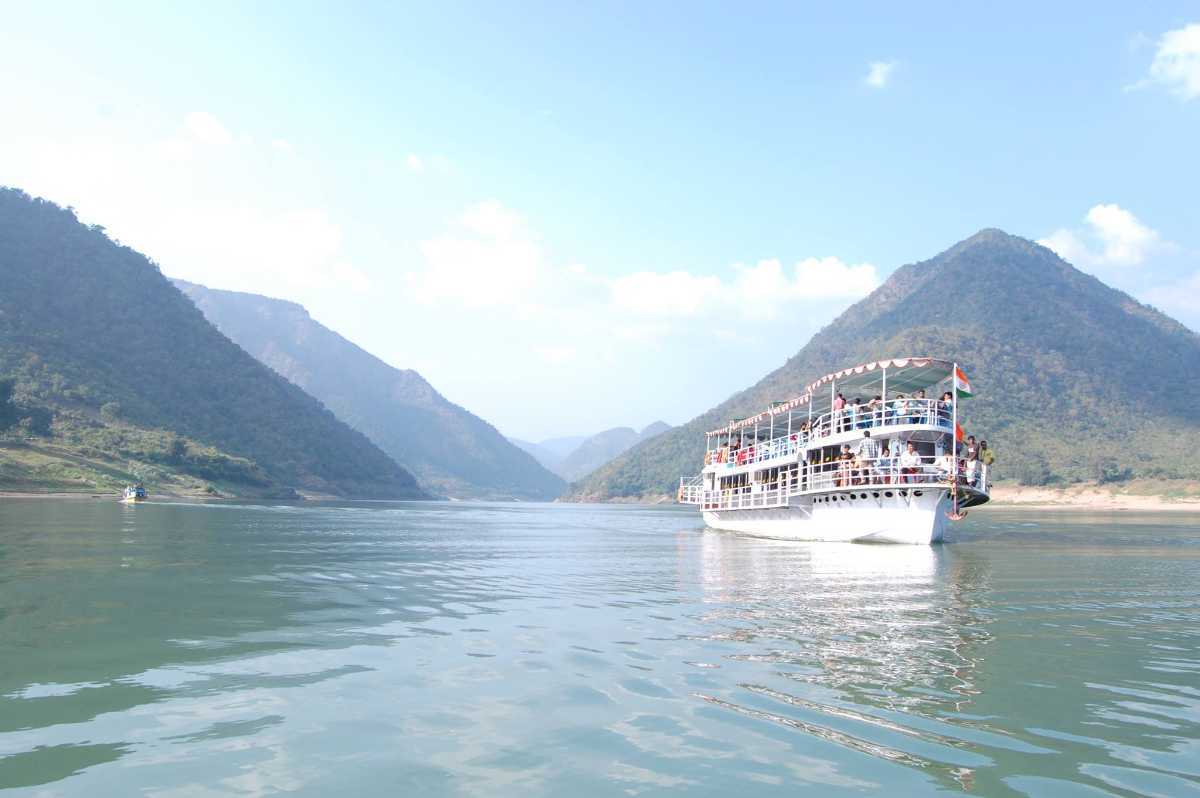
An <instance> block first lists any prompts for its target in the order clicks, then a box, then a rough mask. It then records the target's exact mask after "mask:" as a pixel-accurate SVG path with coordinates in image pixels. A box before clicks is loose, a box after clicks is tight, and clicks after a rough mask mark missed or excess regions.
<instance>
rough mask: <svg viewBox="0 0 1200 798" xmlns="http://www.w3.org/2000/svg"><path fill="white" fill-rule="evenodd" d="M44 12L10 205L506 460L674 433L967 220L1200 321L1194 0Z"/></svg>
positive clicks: (6, 135)
mask: <svg viewBox="0 0 1200 798" xmlns="http://www.w3.org/2000/svg"><path fill="white" fill-rule="evenodd" d="M34 5H35V4H9V6H8V7H7V8H6V9H5V19H6V23H5V27H6V34H7V35H6V38H5V46H4V47H3V48H0V69H2V70H3V74H6V75H9V76H15V75H19V76H21V79H20V80H8V81H4V82H2V83H0V108H3V109H4V113H5V124H3V125H2V126H0V184H9V185H16V186H20V187H22V188H24V189H26V190H28V191H30V192H31V193H34V194H38V195H42V196H45V197H48V198H50V199H53V200H55V201H57V202H60V203H62V204H67V205H73V206H75V207H76V208H77V209H78V211H79V213H80V215H81V217H82V218H83V219H84V220H86V221H88V222H93V223H99V224H103V225H105V226H106V227H107V228H108V229H109V231H110V233H111V234H112V235H114V236H115V237H117V238H119V239H120V240H122V241H123V242H125V243H128V244H130V245H132V246H135V247H137V248H138V249H140V250H142V251H143V252H145V253H146V254H147V255H149V256H151V257H152V258H154V259H155V260H156V261H157V262H158V263H159V264H160V265H161V266H162V269H163V271H164V272H165V273H166V274H168V275H171V276H179V277H185V278H187V279H191V280H195V281H197V282H201V283H205V284H208V285H211V286H214V287H222V288H232V289H239V290H250V291H256V292H260V293H266V294H270V295H273V296H280V297H285V298H288V299H293V300H296V301H299V302H301V303H303V304H304V305H305V306H306V307H308V308H309V310H310V311H311V312H312V313H313V315H314V316H315V317H316V318H317V319H318V320H320V321H322V322H323V323H325V324H327V325H329V326H330V327H332V328H334V329H335V330H337V331H339V332H341V333H342V334H344V335H346V336H347V337H349V338H351V339H352V340H354V341H355V342H357V343H359V344H360V345H362V346H363V347H364V348H366V349H368V350H369V351H371V352H373V353H375V354H377V355H379V356H381V357H383V358H384V359H385V360H387V361H388V362H390V363H392V364H393V365H396V366H399V367H411V368H415V369H417V370H418V371H420V372H421V373H422V374H423V375H425V376H426V377H427V378H428V379H429V380H430V381H431V382H432V383H433V384H434V386H435V387H437V388H438V389H439V390H441V391H442V392H444V393H445V394H446V395H447V396H448V397H449V398H451V399H452V400H454V401H456V402H459V403H460V404H462V405H464V406H466V407H467V408H469V409H471V410H472V411H474V412H476V413H478V414H480V415H482V416H483V417H484V418H487V419H488V420H489V421H492V422H493V423H495V424H496V425H497V426H498V427H500V429H501V430H502V431H504V432H506V433H508V434H511V435H516V436H518V437H524V438H533V439H540V438H544V437H550V436H554V435H564V434H573V433H587V432H593V431H596V430H599V429H603V428H606V427H610V426H615V425H625V424H628V425H633V426H639V427H640V426H643V425H645V424H647V423H649V422H651V421H654V420H656V419H659V418H662V419H664V420H666V421H668V422H670V423H680V422H683V421H686V420H687V419H688V418H691V417H692V416H694V415H696V414H697V413H699V412H701V411H703V410H705V409H707V408H708V407H710V406H711V405H713V404H715V403H716V402H718V401H720V400H722V399H724V398H725V397H726V396H728V395H729V394H731V393H733V392H734V391H736V390H740V389H741V388H743V387H745V386H746V385H748V384H750V383H751V382H753V381H755V380H757V379H758V378H759V377H761V376H762V375H763V374H765V373H766V372H768V371H769V370H771V369H773V368H775V367H776V366H778V365H779V364H780V363H782V362H783V361H784V360H785V359H786V358H787V357H788V356H790V355H791V354H794V353H795V351H796V350H798V349H799V348H800V347H801V346H802V345H803V344H804V343H805V342H806V341H807V340H808V338H809V336H810V335H811V334H812V333H813V332H815V331H816V330H817V329H819V328H820V326H822V325H823V324H825V323H827V322H828V321H829V320H830V319H832V318H833V317H834V316H836V315H837V313H839V312H840V311H841V310H842V309H844V308H845V307H846V306H847V305H848V304H850V303H851V302H853V301H855V300H857V299H858V298H861V297H862V296H864V295H865V294H866V293H867V292H868V291H869V290H870V289H871V288H872V287H873V286H874V285H875V284H877V283H878V282H879V281H880V280H882V279H885V278H886V276H887V275H888V274H889V273H890V272H891V271H892V270H893V269H895V268H896V267H897V266H899V265H902V264H904V263H908V262H912V261H915V260H922V259H924V258H927V257H930V256H932V255H934V254H936V253H937V252H939V251H941V250H943V249H945V248H946V247H948V246H950V245H951V244H953V243H954V242H955V241H958V240H960V239H962V238H964V237H966V236H968V235H970V234H971V233H973V232H975V231H976V230H978V229H979V228H982V227H1001V228H1003V229H1005V230H1007V231H1009V232H1012V233H1015V234H1018V235H1023V236H1027V237H1029V238H1033V239H1041V240H1043V241H1046V242H1048V243H1049V244H1050V245H1052V246H1053V247H1054V248H1055V249H1056V250H1057V251H1059V252H1060V253H1061V254H1063V255H1064V256H1065V257H1067V258H1068V259H1069V260H1071V261H1072V262H1073V263H1075V265H1077V266H1079V267H1080V268H1083V269H1084V270H1086V271H1089V272H1092V273H1095V274H1097V275H1098V276H1100V277H1101V278H1102V279H1104V280H1106V281H1107V282H1109V283H1111V284H1113V285H1116V286H1118V287H1120V288H1123V289H1125V290H1128V291H1130V292H1131V293H1133V294H1134V295H1135V296H1138V297H1139V298H1141V299H1144V300H1146V301H1151V302H1153V303H1154V304H1155V305H1157V306H1159V307H1161V308H1163V309H1164V310H1166V311H1168V312H1170V313H1172V314H1173V315H1175V316H1176V317H1177V318H1180V319H1181V320H1182V321H1184V322H1185V323H1187V324H1189V325H1190V326H1192V327H1193V329H1196V328H1200V258H1197V252H1198V251H1200V237H1198V236H1200V234H1198V233H1197V225H1196V221H1197V219H1200V191H1197V187H1198V186H1200V158H1197V145H1196V142H1197V141H1200V10H1198V9H1197V7H1196V6H1195V5H1193V4H1170V3H1161V4H1155V5H1154V6H1153V7H1148V8H1140V9H1139V8H1134V7H1132V6H1129V5H1127V4H1122V5H1118V4H1112V6H1111V7H1104V6H1102V5H1097V4H1094V3H1093V4H1087V5H1084V4H1077V5H1068V4H1062V5H1055V6H1054V7H1046V6H1045V5H1044V4H1037V5H1033V4H1030V5H1024V6H1019V5H1006V6H1005V7H1004V9H1003V10H1002V11H1000V10H992V9H988V8H983V7H979V8H973V7H962V6H961V4H959V5H951V4H946V5H939V6H934V5H930V6H927V7H924V8H918V9H913V8H911V7H898V6H894V5H883V4H880V5H866V6H861V7H857V8H856V9H855V10H854V13H853V14H838V13H834V11H833V10H831V9H815V8H814V9H803V8H797V7H796V6H795V4H788V5H778V6H772V5H763V4H759V5H753V6H747V7H744V8H741V9H739V10H737V11H733V10H731V8H730V7H729V6H728V5H727V4H725V5H717V4H712V5H697V4H688V5H684V4H665V3H664V4H632V3H629V4H603V5H602V4H595V5H593V6H591V7H580V6H578V5H567V4H549V3H547V4H533V3H525V4H518V5H514V4H508V5H502V4H485V3H476V4H422V5H414V6H411V7H405V6H398V5H395V4H378V5H373V4H364V3H359V4H352V5H348V6H346V7H342V8H339V7H335V5H334V4H323V5H322V4H313V3H308V4H304V3H287V4H284V3H274V4H272V3H255V4H248V3H240V4H235V3H230V4H222V3H214V4H206V5H205V6H204V10H203V14H199V13H198V12H197V10H196V7H191V8H187V7H185V6H181V5H178V4H165V3H147V4H112V5H107V4H106V5H105V6H104V7H103V8H101V7H98V6H95V5H94V4H88V5H85V4H80V5H77V6H76V5H49V4H46V5H42V4H37V7H36V8H35V7H34ZM343 5H345V4H343ZM814 376H816V375H814Z"/></svg>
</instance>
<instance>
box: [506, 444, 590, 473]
mask: <svg viewBox="0 0 1200 798" xmlns="http://www.w3.org/2000/svg"><path fill="white" fill-rule="evenodd" d="M586 440H587V436H586V435H571V436H569V437H565V438H548V439H546V440H544V441H541V442H540V443H533V442H532V441H523V440H520V439H519V438H509V439H508V441H509V443H511V444H512V445H513V446H516V447H517V448H519V449H524V450H525V451H527V452H529V453H530V454H531V455H533V459H535V460H537V461H538V462H539V463H541V464H542V467H543V468H545V469H548V470H550V471H553V472H554V473H556V474H557V473H558V467H559V465H561V464H562V461H563V458H564V457H566V456H567V455H568V454H570V453H571V452H572V451H574V450H575V449H576V448H578V446H579V444H581V443H583V442H584V441H586ZM560 476H561V475H560Z"/></svg>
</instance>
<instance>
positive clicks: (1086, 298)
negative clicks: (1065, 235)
mask: <svg viewBox="0 0 1200 798" xmlns="http://www.w3.org/2000/svg"><path fill="white" fill-rule="evenodd" d="M909 354H928V355H933V356H939V357H948V358H953V359H955V360H957V361H958V362H959V363H960V364H961V365H962V366H963V368H964V369H966V370H967V372H968V374H969V375H970V377H971V379H972V385H973V387H974V388H975V390H976V394H977V396H976V398H973V399H970V400H968V401H966V402H964V403H963V406H962V412H963V414H964V426H966V427H967V428H968V429H969V430H970V431H975V432H978V433H980V435H982V436H983V437H985V438H987V439H988V440H989V442H990V443H991V444H992V446H993V448H994V449H996V450H997V453H998V458H999V459H998V463H997V465H998V468H997V473H998V474H999V475H1001V476H1007V477H1009V478H1015V479H1018V480H1020V481H1022V482H1024V483H1026V484H1047V483H1053V482H1066V481H1074V480H1084V479H1099V480H1101V481H1104V480H1109V481H1111V480H1119V479H1123V478H1127V477H1130V476H1141V477H1150V478H1188V477H1194V475H1195V474H1196V473H1200V402H1197V401H1196V399H1195V397H1196V396H1198V395H1200V393H1198V392H1200V337H1198V336H1197V335H1196V333H1194V332H1193V331H1191V330H1189V329H1188V328H1186V327H1184V326H1183V325H1182V324H1180V323H1178V322H1177V321H1175V320H1173V319H1171V318H1169V317H1168V316H1166V315H1164V314H1162V313H1160V312H1159V311H1157V310H1155V309H1154V308H1151V307H1149V306H1146V305H1142V304H1140V303H1138V302H1137V301H1136V300H1134V299H1133V298H1132V297H1130V296H1128V295H1127V294H1124V293H1122V292H1120V291H1117V290H1115V289H1113V288H1110V287H1108V286H1106V285H1104V284H1103V283H1102V282H1100V281H1099V280H1097V279H1096V278H1095V277H1092V276H1090V275H1087V274H1084V273H1082V272H1080V271H1078V270H1077V269H1075V268H1074V267H1072V266H1071V265H1070V264H1068V263H1066V262H1065V261H1063V260H1062V259H1061V258H1059V257H1058V256H1057V255H1056V254H1054V253H1053V252H1052V251H1050V250H1049V249H1046V248H1045V247H1042V246H1039V245H1037V244H1035V243H1033V242H1031V241H1028V240H1025V239H1022V238H1018V237H1016V236H1011V235H1008V234H1007V233H1004V232H1002V231H1000V230H994V229H989V230H982V231H980V232H979V233H977V234H975V235H974V236H971V237H970V238H968V239H966V240H964V241H961V242H959V243H958V244H955V245H954V246H953V247H951V248H950V249H948V250H946V251H945V252H943V253H941V254H940V255H937V256H936V257H934V258H931V259H930V260H927V261H924V262H921V263H915V264H909V265H907V266H902V267H900V268H899V269H897V270H896V271H895V272H894V273H893V274H892V275H891V276H890V277H889V278H888V279H887V280H886V281H885V282H884V283H883V285H881V286H880V287H879V288H877V289H876V290H875V291H874V292H872V293H871V294H870V295H869V296H868V297H866V298H865V299H863V300H862V301H860V302H858V303H856V304H854V305H853V306H851V307H850V308H849V309H847V310H846V311H845V312H844V313H842V314H841V315H840V316H839V317H838V318H837V319H836V320H834V321H833V322H832V323H830V324H829V325H828V326H826V327H825V328H824V329H822V330H821V331H820V332H818V333H817V334H816V335H815V336H813V338H812V340H810V341H809V343H808V344H807V345H806V346H804V347H803V348H802V349H801V350H800V351H799V352H798V353H797V354H796V355H795V356H793V357H792V358H790V359H789V360H788V361H787V362H786V363H785V364H784V365H783V366H781V367H780V368H778V369H776V370H775V371H773V372H771V373H770V374H768V375H767V376H766V377H764V378H763V379H762V380H760V381H759V382H758V383H757V384H755V385H754V386H752V387H750V388H747V389H746V390H743V391H741V392H739V393H736V394H734V395H733V396H731V397H730V398H729V399H728V400H726V401H725V402H723V403H721V404H720V405H718V406H716V407H714V408H713V409H711V410H709V411H708V412H706V413H704V414H703V415H701V416H699V417H697V418H695V419H693V420H692V421H690V422H688V423H687V424H684V425H682V426H680V427H677V428H675V429H674V430H672V431H671V432H670V433H668V434H666V435H664V436H662V437H661V438H659V439H658V440H656V441H654V442H653V443H648V444H641V445H639V446H636V447H634V448H633V449H631V450H630V451H628V452H626V453H625V454H624V455H622V456H621V457H618V458H616V459H615V460H614V461H612V462H611V463H609V464H608V465H606V466H604V467H602V468H600V469H599V470H598V471H596V472H595V473H593V474H592V475H591V476H589V477H588V478H586V479H585V480H583V482H582V483H581V484H580V485H578V486H575V487H574V488H573V490H572V493H571V497H572V498H575V499H607V498H614V497H631V496H641V495H650V494H661V493H672V492H673V490H674V487H675V486H676V485H677V484H678V482H677V480H678V478H679V477H680V476H682V475H685V474H690V473H695V472H697V471H698V470H699V467H700V462H701V459H702V457H703V454H704V431H705V430H706V429H714V428H716V427H719V426H721V425H722V424H725V423H726V422H728V421H729V419H731V418H738V417H744V416H748V415H752V414H753V413H756V412H758V411H761V410H762V409H764V408H765V407H767V406H768V404H769V403H770V402H771V401H777V400H783V399H786V398H789V397H791V396H795V395H798V394H799V393H801V392H802V391H803V388H804V386H805V385H806V384H807V383H809V382H811V381H812V380H814V379H817V378H818V377H820V376H822V375H824V374H826V373H829V372H831V371H835V370H837V369H840V368H845V367H847V366H853V365H857V364H860V363H865V362H870V361H872V360H877V359H881V358H885V357H892V356H897V355H909Z"/></svg>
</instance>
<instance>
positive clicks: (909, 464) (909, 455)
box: [900, 441, 921, 482]
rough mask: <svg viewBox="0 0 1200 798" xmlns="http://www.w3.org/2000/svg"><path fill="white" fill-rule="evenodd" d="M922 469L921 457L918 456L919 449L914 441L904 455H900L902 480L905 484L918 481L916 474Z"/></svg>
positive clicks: (906, 448) (907, 447)
mask: <svg viewBox="0 0 1200 798" xmlns="http://www.w3.org/2000/svg"><path fill="white" fill-rule="evenodd" d="M920 468H921V455H919V454H917V447H916V446H915V445H914V444H913V442H912V441H909V442H908V445H907V446H906V447H905V449H904V453H903V454H901V455H900V473H901V474H902V477H901V479H902V480H903V481H904V482H913V481H915V479H916V474H917V472H918V471H919V470H920Z"/></svg>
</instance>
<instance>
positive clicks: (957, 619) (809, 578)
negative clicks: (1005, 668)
mask: <svg viewBox="0 0 1200 798" xmlns="http://www.w3.org/2000/svg"><path fill="white" fill-rule="evenodd" d="M701 582H702V585H703V589H704V601H705V604H706V605H707V606H708V607H710V609H708V610H707V611H706V612H705V617H704V619H703V621H704V625H705V626H706V627H708V628H710V629H714V631H713V632H711V633H710V634H709V635H706V637H707V638H708V639H709V640H711V641H714V642H716V641H722V642H725V643H726V644H728V648H729V649H730V650H728V651H727V653H726V654H725V655H724V657H725V659H726V660H727V661H732V662H735V663H742V664H744V665H745V666H746V668H744V670H745V671H746V673H745V676H746V678H745V679H743V680H742V681H740V682H739V684H738V685H737V687H738V688H739V689H738V690H737V691H734V692H732V693H730V694H726V695H725V696H708V695H702V696H699V697H701V698H705V699H706V700H709V701H710V702H711V703H714V704H717V705H720V706H724V707H726V708H728V709H732V710H735V711H741V712H743V713H744V714H749V715H752V716H755V717H761V718H764V719H769V720H775V721H778V722H780V723H783V724H785V725H787V726H790V727H792V728H796V729H800V730H802V731H805V732H808V733H810V734H814V735H816V736H818V737H822V738H824V739H827V740H829V741H832V742H836V743H839V744H842V745H845V746H848V747H851V748H855V749H858V750H861V751H865V752H868V753H871V754H874V755H877V756H880V757H882V758H885V759H888V760H891V761H900V762H907V763H909V764H913V765H916V766H920V767H926V766H929V767H931V770H930V771H928V772H931V773H940V774H941V775H942V776H943V778H944V779H945V780H947V781H949V780H951V779H953V780H954V781H957V782H959V783H960V784H963V783H965V782H967V781H969V780H970V778H971V768H970V767H967V765H970V764H980V763H979V762H978V761H977V760H978V758H977V757H975V756H969V755H966V752H967V749H970V748H971V747H972V746H971V745H969V744H967V743H966V742H965V740H963V739H962V737H961V736H960V734H959V732H962V731H965V730H966V727H967V726H972V725H974V724H972V723H970V722H969V721H968V722H966V723H962V722H961V721H960V720H957V719H955V720H952V719H950V718H949V717H948V716H950V715H959V713H965V714H969V713H970V705H971V702H972V698H973V697H974V696H975V695H976V694H977V691H978V690H979V687H978V684H977V668H978V665H979V663H980V661H981V660H980V658H981V655H982V652H983V649H984V648H985V646H986V644H987V642H988V639H989V636H988V632H987V629H986V625H987V617H986V613H984V612H981V611H980V610H981V608H980V607H979V606H977V604H976V603H974V602H975V601H978V599H979V597H980V596H981V595H983V593H984V592H985V591H984V590H983V588H984V586H985V583H986V572H985V570H984V569H983V568H982V567H979V565H978V564H977V563H972V561H971V558H970V557H969V556H967V557H964V556H960V554H959V552H956V551H953V550H951V549H950V548H947V547H930V546H865V545H855V544H836V543H811V544H806V543H795V542H783V541H770V540H762V539H754V538H746V537H739V536H736V535H731V534H728V533H723V532H716V531H711V530H710V531H706V532H705V533H704V538H703V543H702V563H701ZM763 664H766V665H768V669H766V670H764V669H763V668H762V666H763ZM748 693H749V694H748ZM904 740H909V741H911V743H912V744H911V745H905V744H904V742H903V741H904ZM898 741H899V742H898ZM936 751H940V752H942V753H941V755H940V756H937V755H935V756H932V757H931V756H930V754H931V753H932V752H936Z"/></svg>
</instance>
